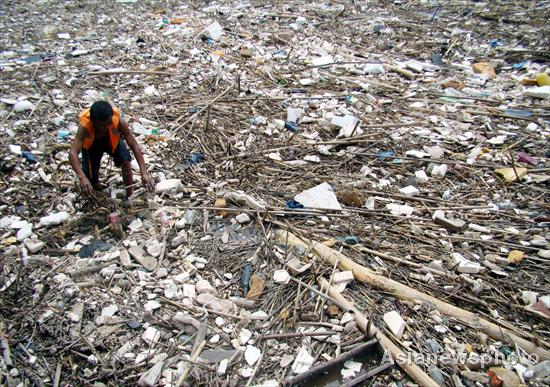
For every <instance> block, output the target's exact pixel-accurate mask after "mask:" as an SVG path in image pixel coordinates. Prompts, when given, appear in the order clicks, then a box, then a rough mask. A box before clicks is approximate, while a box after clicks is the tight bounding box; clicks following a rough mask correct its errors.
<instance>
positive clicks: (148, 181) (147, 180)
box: [141, 172, 155, 191]
mask: <svg viewBox="0 0 550 387" xmlns="http://www.w3.org/2000/svg"><path fill="white" fill-rule="evenodd" d="M141 182H142V183H143V185H144V186H145V187H147V189H148V190H149V191H154V189H155V181H154V180H153V178H152V177H151V176H149V174H148V173H147V172H145V173H142V174H141Z"/></svg>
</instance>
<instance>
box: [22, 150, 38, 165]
mask: <svg viewBox="0 0 550 387" xmlns="http://www.w3.org/2000/svg"><path fill="white" fill-rule="evenodd" d="M21 154H22V155H23V157H24V158H25V160H27V161H28V162H29V163H36V162H38V159H37V158H36V156H35V155H33V154H32V153H31V152H29V151H23V152H21Z"/></svg>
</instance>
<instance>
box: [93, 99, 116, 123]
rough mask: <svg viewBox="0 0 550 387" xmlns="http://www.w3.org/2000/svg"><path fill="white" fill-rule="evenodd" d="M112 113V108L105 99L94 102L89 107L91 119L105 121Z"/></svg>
mask: <svg viewBox="0 0 550 387" xmlns="http://www.w3.org/2000/svg"><path fill="white" fill-rule="evenodd" d="M112 115H113V108H112V106H111V104H110V103H109V102H107V101H97V102H94V104H93V105H92V107H91V108H90V118H91V119H92V121H107V120H108V119H109V118H111V116H112Z"/></svg>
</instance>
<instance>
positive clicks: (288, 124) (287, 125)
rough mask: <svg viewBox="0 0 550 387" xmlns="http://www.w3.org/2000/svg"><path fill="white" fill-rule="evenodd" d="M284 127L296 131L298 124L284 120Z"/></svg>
mask: <svg viewBox="0 0 550 387" xmlns="http://www.w3.org/2000/svg"><path fill="white" fill-rule="evenodd" d="M285 128H286V129H288V130H290V131H291V132H293V133H298V124H297V123H295V122H292V121H285Z"/></svg>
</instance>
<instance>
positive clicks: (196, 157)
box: [187, 153, 206, 166]
mask: <svg viewBox="0 0 550 387" xmlns="http://www.w3.org/2000/svg"><path fill="white" fill-rule="evenodd" d="M204 160H206V157H204V154H202V153H191V157H190V158H189V160H187V165H189V166H191V165H195V164H199V163H202V162H203V161H204Z"/></svg>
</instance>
